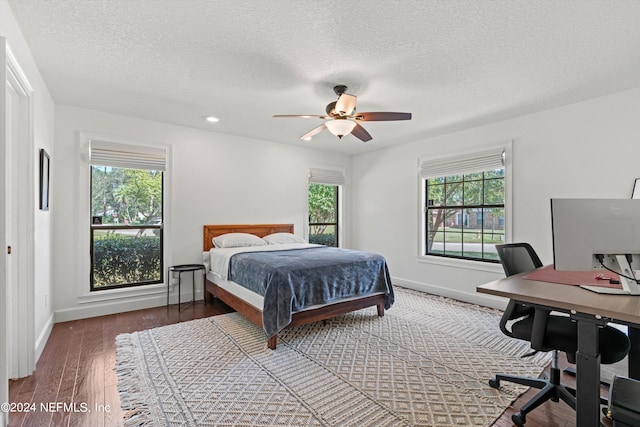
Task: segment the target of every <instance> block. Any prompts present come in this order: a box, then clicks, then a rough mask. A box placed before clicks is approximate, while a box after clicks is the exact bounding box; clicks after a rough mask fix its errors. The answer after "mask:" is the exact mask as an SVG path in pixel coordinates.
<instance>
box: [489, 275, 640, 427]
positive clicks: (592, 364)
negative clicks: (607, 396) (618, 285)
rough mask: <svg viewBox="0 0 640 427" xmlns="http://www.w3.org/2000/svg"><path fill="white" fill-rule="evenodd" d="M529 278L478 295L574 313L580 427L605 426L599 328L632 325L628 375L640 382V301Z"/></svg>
mask: <svg viewBox="0 0 640 427" xmlns="http://www.w3.org/2000/svg"><path fill="white" fill-rule="evenodd" d="M524 274H526V273H523V274H517V275H514V276H510V277H507V278H505V279H501V280H496V281H494V282H490V283H487V284H484V285H481V286H478V287H477V289H476V290H477V291H478V292H480V293H485V294H491V295H498V296H501V297H506V298H510V299H514V300H518V301H522V302H525V303H529V304H532V305H538V306H541V307H545V308H548V309H551V310H555V311H560V312H565V313H569V314H570V315H571V318H573V319H574V320H575V321H577V322H578V352H577V355H576V373H577V374H576V389H577V396H576V400H577V407H576V420H577V421H576V425H578V426H580V427H596V426H600V417H601V414H600V401H599V398H600V354H599V352H598V328H599V327H601V326H603V325H605V324H606V323H607V322H609V321H613V322H615V323H620V324H624V325H628V326H629V338H630V339H631V352H630V353H629V376H630V377H631V378H635V379H640V297H638V296H629V295H601V294H597V293H595V292H591V291H587V290H586V289H582V288H580V287H579V286H572V285H562V284H558V283H549V282H539V281H536V280H528V279H523V278H522V277H521V276H523V275H524Z"/></svg>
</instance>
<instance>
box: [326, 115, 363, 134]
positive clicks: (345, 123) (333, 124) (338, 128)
mask: <svg viewBox="0 0 640 427" xmlns="http://www.w3.org/2000/svg"><path fill="white" fill-rule="evenodd" d="M325 125H326V126H327V129H329V132H331V133H332V134H334V135H335V136H337V137H338V138H342V137H343V136H345V135H348V134H350V133H351V131H352V130H353V128H354V127H356V122H354V121H352V120H347V119H333V120H329V121H328V122H326V123H325Z"/></svg>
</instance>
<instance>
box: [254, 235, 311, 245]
mask: <svg viewBox="0 0 640 427" xmlns="http://www.w3.org/2000/svg"><path fill="white" fill-rule="evenodd" d="M263 239H264V240H265V241H266V242H267V243H269V244H270V245H281V244H284V243H307V242H306V240H304V239H303V238H302V237H298V236H296V235H295V234H291V233H273V234H269V235H268V236H264V237H263Z"/></svg>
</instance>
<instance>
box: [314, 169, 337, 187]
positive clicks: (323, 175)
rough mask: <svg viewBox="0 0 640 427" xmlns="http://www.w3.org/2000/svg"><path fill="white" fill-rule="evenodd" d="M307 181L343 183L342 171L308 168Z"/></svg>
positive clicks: (330, 183) (329, 183)
mask: <svg viewBox="0 0 640 427" xmlns="http://www.w3.org/2000/svg"><path fill="white" fill-rule="evenodd" d="M309 182H313V183H315V184H327V185H344V172H343V171H339V170H331V169H318V168H309Z"/></svg>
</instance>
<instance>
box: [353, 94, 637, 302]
mask: <svg viewBox="0 0 640 427" xmlns="http://www.w3.org/2000/svg"><path fill="white" fill-rule="evenodd" d="M638 111H640V89H635V90H631V91H627V92H622V93H618V94H614V95H610V96H606V97H602V98H597V99H593V100H589V101H586V102H581V103H577V104H573V105H569V106H565V107H562V108H557V109H553V110H548V111H543V112H540V113H536V114H531V115H528V116H524V117H519V118H516V119H512V120H506V121H502V122H497V123H493V124H490V125H486V126H481V127H477V128H474V129H470V130H467V131H464V132H456V133H452V134H448V135H444V136H439V137H435V138H429V139H425V140H422V141H417V142H415V143H410V144H406V145H402V146H400V147H395V148H390V149H386V150H381V151H376V152H373V153H368V154H364V155H359V156H357V157H355V158H354V160H353V173H352V181H353V186H354V189H355V192H354V198H353V201H352V202H353V206H354V211H353V217H352V218H353V224H354V230H353V236H354V240H353V245H354V247H356V248H357V249H366V250H373V251H376V252H380V253H382V254H383V255H384V256H385V257H386V258H387V261H388V263H389V269H390V272H391V275H392V277H393V278H394V279H395V282H396V283H401V284H405V285H407V286H411V287H414V288H416V289H423V290H428V291H432V292H437V293H440V294H443V295H448V296H453V297H456V298H459V299H464V300H467V301H474V302H481V303H486V304H489V305H494V306H501V305H502V304H501V303H500V302H498V300H496V299H494V298H490V297H486V296H483V295H478V294H476V293H475V288H476V286H477V285H479V284H482V283H486V282H488V281H492V280H495V279H498V278H500V277H504V274H503V273H502V270H501V269H497V270H495V271H494V272H491V271H479V270H475V269H472V268H470V267H472V266H473V264H476V263H470V262H467V263H464V262H462V263H460V265H461V266H462V267H461V266H446V265H440V264H432V263H425V262H420V261H418V258H417V255H418V239H419V238H420V236H419V234H420V226H419V223H418V218H419V210H420V206H419V205H420V202H421V197H420V195H419V190H418V185H419V180H418V173H417V165H418V158H419V157H421V156H424V155H429V154H436V153H440V152H446V151H448V152H451V151H455V150H461V151H464V150H466V149H468V150H476V149H477V148H479V147H483V146H485V145H490V144H496V143H500V142H502V141H506V140H513V236H512V241H528V242H530V243H531V244H532V245H533V246H534V248H535V249H536V251H537V252H538V253H539V255H540V257H541V259H542V261H543V262H544V263H545V264H548V263H551V262H553V250H552V241H551V215H550V202H549V199H550V198H552V197H594V198H597V197H601V198H607V197H609V198H628V197H630V195H631V190H632V188H633V182H634V180H635V179H636V178H640V139H639V138H640V120H638V115H637V113H638ZM414 120H420V118H417V117H415V118H414Z"/></svg>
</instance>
